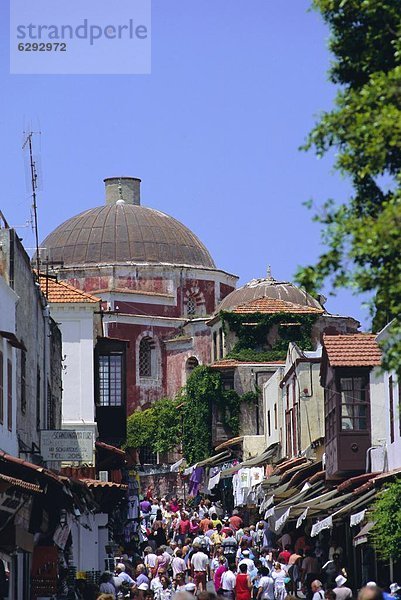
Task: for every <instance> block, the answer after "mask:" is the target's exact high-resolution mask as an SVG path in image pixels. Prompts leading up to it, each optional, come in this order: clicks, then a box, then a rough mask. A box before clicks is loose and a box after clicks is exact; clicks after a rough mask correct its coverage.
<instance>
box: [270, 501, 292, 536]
mask: <svg viewBox="0 0 401 600" xmlns="http://www.w3.org/2000/svg"><path fill="white" fill-rule="evenodd" d="M290 512H291V506H290V508H288V509H287V510H286V511H285V513H283V514H282V515H281V517H280V518H279V519H277V521H276V522H275V524H274V531H276V532H277V531H279V530H280V529H281V528H282V527H284V524H285V522H286V521H287V519H288V517H289V516H290Z"/></svg>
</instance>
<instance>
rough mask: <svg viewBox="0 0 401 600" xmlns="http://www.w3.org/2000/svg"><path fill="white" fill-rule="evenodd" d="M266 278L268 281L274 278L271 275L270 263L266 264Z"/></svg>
mask: <svg viewBox="0 0 401 600" xmlns="http://www.w3.org/2000/svg"><path fill="white" fill-rule="evenodd" d="M266 279H269V280H270V281H273V280H274V278H273V277H272V268H271V265H267V272H266Z"/></svg>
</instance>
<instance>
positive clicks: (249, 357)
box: [227, 344, 287, 363]
mask: <svg viewBox="0 0 401 600" xmlns="http://www.w3.org/2000/svg"><path fill="white" fill-rule="evenodd" d="M286 356H287V349H285V350H267V351H266V352H263V351H259V350H253V349H252V348H238V345H237V344H236V345H235V346H234V348H233V349H232V350H231V352H229V354H227V358H233V359H235V360H240V361H244V362H255V363H257V362H269V361H272V362H274V361H276V360H285V358H286Z"/></svg>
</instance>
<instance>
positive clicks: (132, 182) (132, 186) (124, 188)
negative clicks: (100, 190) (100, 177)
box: [104, 177, 141, 206]
mask: <svg viewBox="0 0 401 600" xmlns="http://www.w3.org/2000/svg"><path fill="white" fill-rule="evenodd" d="M104 183H105V186H106V204H117V202H118V201H121V200H122V201H123V202H125V203H126V204H136V205H137V206H139V205H140V204H141V180H140V179H138V178H137V177H107V178H106V179H105V180H104Z"/></svg>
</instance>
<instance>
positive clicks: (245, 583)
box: [235, 563, 252, 600]
mask: <svg viewBox="0 0 401 600" xmlns="http://www.w3.org/2000/svg"><path fill="white" fill-rule="evenodd" d="M251 591H252V583H251V578H250V577H249V575H248V573H247V565H246V564H245V563H244V564H242V565H239V573H238V575H237V576H236V578H235V598H236V600H251Z"/></svg>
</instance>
